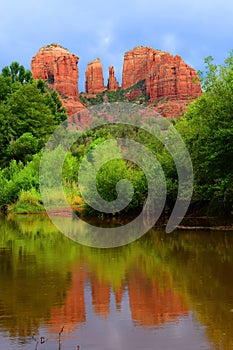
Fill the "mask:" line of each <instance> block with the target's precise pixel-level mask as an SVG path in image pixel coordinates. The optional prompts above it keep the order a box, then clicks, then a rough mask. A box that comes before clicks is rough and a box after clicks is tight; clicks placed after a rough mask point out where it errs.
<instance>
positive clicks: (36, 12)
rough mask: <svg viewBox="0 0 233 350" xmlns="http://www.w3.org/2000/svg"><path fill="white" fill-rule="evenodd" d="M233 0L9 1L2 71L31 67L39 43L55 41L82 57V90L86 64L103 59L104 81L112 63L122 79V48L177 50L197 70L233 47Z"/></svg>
mask: <svg viewBox="0 0 233 350" xmlns="http://www.w3.org/2000/svg"><path fill="white" fill-rule="evenodd" d="M232 18H233V1H232V0H189V1H184V0H141V1H139V0H134V1H133V0H128V1H127V0H124V1H123V0H117V1H116V0H114V1H112V0H98V1H86V0H81V1H80V0H63V1H60V0H56V1H55V0H21V1H19V0H11V1H9V0H8V1H7V0H6V1H2V2H1V8H0V47H1V55H0V69H1V68H2V67H3V66H5V65H9V64H10V63H11V62H12V61H18V62H20V63H21V64H23V65H24V66H25V67H27V68H30V61H31V58H32V56H34V55H35V54H36V53H37V51H38V50H39V48H40V47H41V46H44V45H47V44H50V43H53V42H56V43H59V44H61V45H62V46H64V47H66V48H68V49H69V50H70V51H71V52H72V53H75V54H76V55H78V56H79V58H80V60H79V75H80V81H79V86H80V88H79V90H80V91H82V90H83V86H84V74H85V68H86V65H87V62H89V61H92V60H94V59H95V58H96V57H100V59H101V62H102V64H103V69H104V75H105V80H106V78H107V71H108V66H109V65H114V66H115V70H116V75H117V77H118V79H119V80H121V71H122V63H123V55H124V52H126V51H128V50H130V49H132V48H134V47H135V46H138V45H142V46H151V47H153V48H154V49H162V50H164V51H169V52H170V53H172V54H179V55H181V56H182V57H183V59H184V60H185V62H186V63H188V64H190V65H191V66H193V67H194V68H195V69H197V70H198V69H203V67H204V64H203V62H204V58H205V57H207V56H209V55H212V56H214V58H215V61H216V63H223V61H224V59H225V58H226V57H227V56H228V55H229V52H230V51H231V50H232V49H233V19H232Z"/></svg>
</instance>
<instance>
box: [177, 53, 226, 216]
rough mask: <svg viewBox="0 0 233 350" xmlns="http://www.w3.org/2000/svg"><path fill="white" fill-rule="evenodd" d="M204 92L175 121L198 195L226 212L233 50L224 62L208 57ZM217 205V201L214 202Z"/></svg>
mask: <svg viewBox="0 0 233 350" xmlns="http://www.w3.org/2000/svg"><path fill="white" fill-rule="evenodd" d="M206 63H207V70H206V72H205V74H204V75H203V76H204V78H203V79H204V80H203V86H204V87H205V92H204V93H203V94H202V96H201V97H200V98H198V99H197V100H196V101H194V102H193V103H192V104H190V105H189V108H188V110H187V112H186V113H185V115H184V117H183V118H181V120H180V121H179V122H178V123H177V128H178V130H179V131H180V133H181V134H182V135H183V138H184V139H185V141H186V144H187V146H188V148H189V151H190V154H191V157H192V161H193V167H194V175H195V195H196V197H197V198H200V199H205V200H207V201H211V202H212V203H213V202H215V203H216V202H218V203H219V204H220V206H221V207H222V208H223V209H224V210H225V211H226V212H229V211H230V210H231V208H232V203H233V189H232V183H233V173H232V164H233V53H231V54H230V56H229V57H228V58H227V59H226V61H225V64H224V65H219V66H216V65H214V64H213V61H212V59H210V58H209V59H207V60H206ZM217 206H218V205H217Z"/></svg>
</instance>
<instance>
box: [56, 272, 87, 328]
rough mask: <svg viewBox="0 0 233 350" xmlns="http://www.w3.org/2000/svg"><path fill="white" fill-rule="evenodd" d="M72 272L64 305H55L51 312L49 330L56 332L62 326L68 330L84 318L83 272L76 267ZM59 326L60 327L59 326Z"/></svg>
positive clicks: (83, 320)
mask: <svg viewBox="0 0 233 350" xmlns="http://www.w3.org/2000/svg"><path fill="white" fill-rule="evenodd" d="M76 270H77V271H75V272H74V273H73V274H72V285H71V288H70V290H69V291H68V292H67V295H66V299H65V302H64V305H63V306H61V307H58V306H57V307H55V308H54V309H52V312H51V320H50V324H51V326H50V331H51V333H58V332H59V331H60V329H61V327H62V326H64V332H69V331H72V330H74V329H75V328H76V327H77V324H79V323H83V322H85V320H86V315H85V299H84V282H85V277H86V276H85V272H83V271H82V270H80V269H79V267H76ZM59 327H60V328H59Z"/></svg>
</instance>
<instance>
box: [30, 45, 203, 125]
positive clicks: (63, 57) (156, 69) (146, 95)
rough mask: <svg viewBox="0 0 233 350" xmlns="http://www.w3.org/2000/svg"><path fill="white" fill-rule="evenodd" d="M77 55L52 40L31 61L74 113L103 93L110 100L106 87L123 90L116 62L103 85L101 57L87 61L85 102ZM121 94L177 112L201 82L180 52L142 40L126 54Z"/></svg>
mask: <svg viewBox="0 0 233 350" xmlns="http://www.w3.org/2000/svg"><path fill="white" fill-rule="evenodd" d="M78 60H79V58H78V56H76V55H74V54H71V53H70V52H69V51H68V50H67V49H65V48H63V47H62V46H60V45H58V44H51V45H47V46H44V47H42V48H41V49H40V50H39V52H38V53H37V54H36V56H35V57H33V59H32V63H31V66H32V76H33V78H37V79H38V78H42V79H43V80H45V81H46V82H47V84H48V86H49V87H50V88H53V89H55V90H57V91H58V92H59V94H60V98H61V99H62V101H63V105H64V106H65V107H66V109H67V113H68V115H69V116H71V115H72V114H74V113H75V112H79V111H80V110H81V109H83V108H85V106H90V105H91V103H92V101H91V100H92V99H93V98H94V99H95V98H96V97H97V94H101V93H102V94H103V95H102V98H103V101H104V102H108V95H107V91H111V92H116V91H118V90H119V83H118V82H117V80H116V77H115V72H114V67H113V66H110V67H109V68H108V69H109V77H108V83H107V87H106V86H105V85H104V77H103V68H102V64H101V62H100V59H99V58H97V59H95V60H94V61H93V62H89V63H88V65H87V69H86V73H85V74H86V81H85V91H86V92H85V93H82V102H83V103H84V104H85V106H84V105H82V104H81V102H80V100H79V93H78V67H77V64H78ZM121 95H122V98H123V100H125V101H133V102H134V103H138V104H142V105H144V106H148V107H150V108H152V109H154V110H155V111H157V112H159V113H160V114H161V115H163V116H165V117H178V116H181V115H182V114H183V113H184V111H185V109H186V107H187V105H188V104H189V103H190V101H192V100H193V99H195V98H197V97H198V96H200V95H201V85H200V81H199V79H198V75H197V73H196V71H195V70H194V69H193V68H192V67H190V66H189V65H188V64H186V63H185V62H184V61H183V59H182V58H181V57H180V56H178V55H176V56H172V55H171V54H170V53H168V52H163V51H161V50H154V49H153V48H151V47H142V46H137V47H135V48H134V49H133V50H130V51H128V52H126V53H125V55H124V64H123V71H122V87H121ZM117 96H118V95H117V94H116V96H115V99H116V101H117V98H118V97H117ZM99 97H100V96H98V98H99ZM112 97H114V96H112ZM83 122H84V123H86V120H85V121H83Z"/></svg>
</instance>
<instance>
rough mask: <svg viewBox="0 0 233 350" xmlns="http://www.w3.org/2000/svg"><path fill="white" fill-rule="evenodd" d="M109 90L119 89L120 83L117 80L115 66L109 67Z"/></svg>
mask: <svg viewBox="0 0 233 350" xmlns="http://www.w3.org/2000/svg"><path fill="white" fill-rule="evenodd" d="M108 74H109V75H108V90H109V91H117V90H118V89H119V83H118V81H117V80H116V77H115V72H114V67H112V66H111V67H108Z"/></svg>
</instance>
